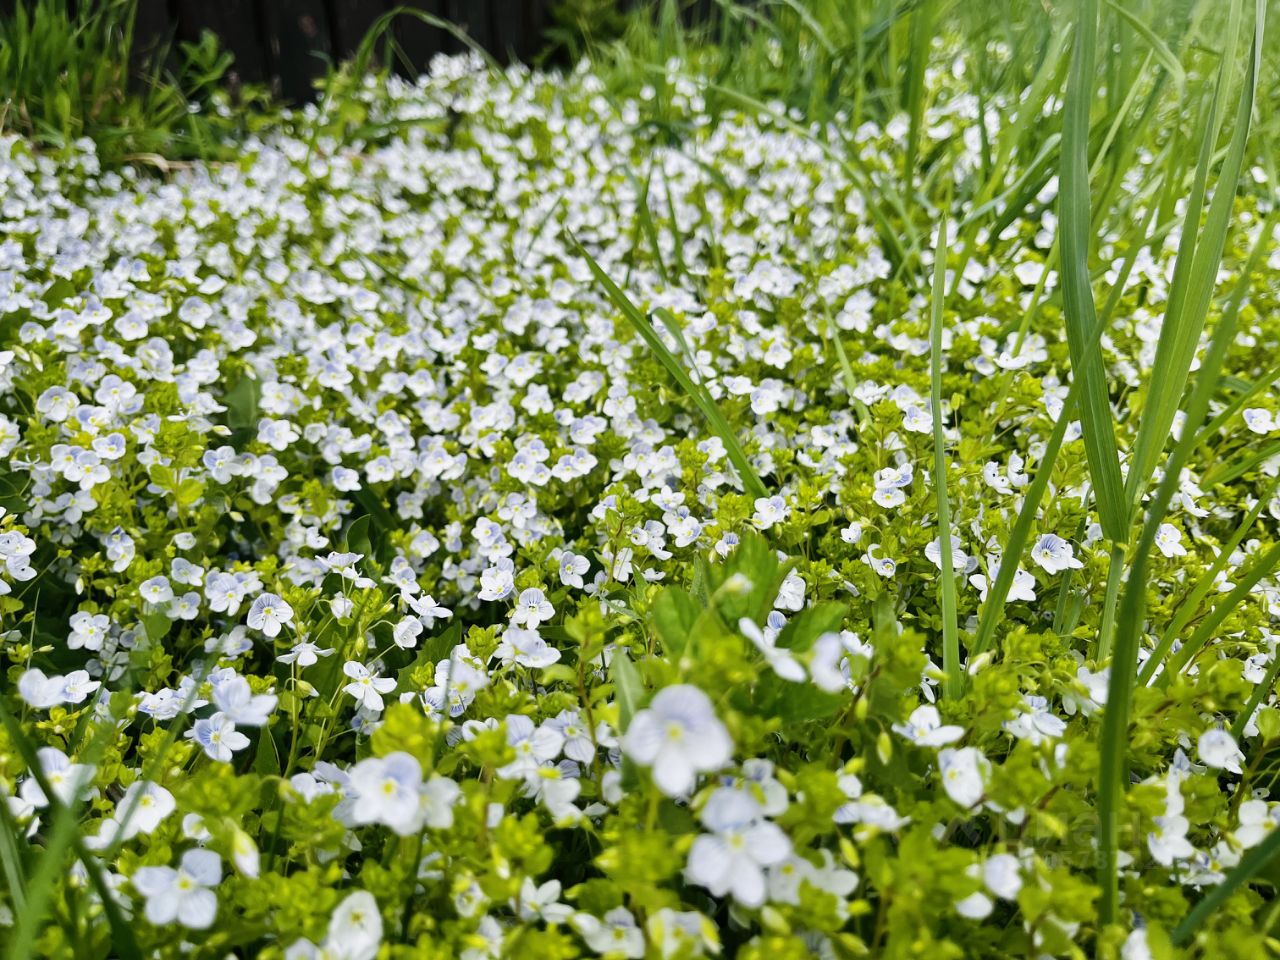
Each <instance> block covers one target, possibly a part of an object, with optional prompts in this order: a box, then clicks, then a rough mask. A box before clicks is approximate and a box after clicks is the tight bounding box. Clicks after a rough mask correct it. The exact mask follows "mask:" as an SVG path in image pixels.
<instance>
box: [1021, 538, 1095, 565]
mask: <svg viewBox="0 0 1280 960" xmlns="http://www.w3.org/2000/svg"><path fill="white" fill-rule="evenodd" d="M1031 559H1032V560H1034V561H1035V562H1036V563H1037V564H1039V565H1040V568H1041V569H1042V570H1044V571H1045V572H1046V573H1061V572H1062V571H1063V570H1079V569H1081V568H1082V567H1083V566H1084V564H1083V563H1082V562H1081V561H1079V560H1077V559H1076V558H1075V553H1074V551H1073V550H1072V548H1071V544H1070V543H1068V542H1067V541H1066V540H1063V539H1062V538H1061V537H1059V536H1057V535H1056V534H1052V533H1046V534H1044V536H1042V537H1041V538H1040V539H1039V540H1037V541H1036V543H1035V546H1033V547H1032V548H1031Z"/></svg>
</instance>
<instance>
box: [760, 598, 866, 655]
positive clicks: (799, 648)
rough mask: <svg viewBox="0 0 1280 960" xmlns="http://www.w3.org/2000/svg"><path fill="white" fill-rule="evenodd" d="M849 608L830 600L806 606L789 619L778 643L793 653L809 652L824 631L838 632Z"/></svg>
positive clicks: (779, 636) (779, 635)
mask: <svg viewBox="0 0 1280 960" xmlns="http://www.w3.org/2000/svg"><path fill="white" fill-rule="evenodd" d="M848 612H849V608H848V607H847V606H846V605H845V604H843V603H837V602H835V601H829V602H826V603H819V604H816V605H815V606H812V607H805V608H804V609H803V610H801V611H800V612H799V613H797V614H796V615H795V616H794V617H792V618H791V619H790V620H788V621H787V625H786V626H785V627H783V628H782V632H781V633H779V634H778V641H777V645H778V646H779V647H784V648H786V649H788V650H791V651H792V652H793V653H807V652H808V651H809V650H811V649H812V648H813V645H814V644H815V643H817V641H818V638H819V637H820V636H822V635H823V634H824V633H837V632H839V630H840V628H841V626H843V625H844V618H845V616H846V615H847V614H848Z"/></svg>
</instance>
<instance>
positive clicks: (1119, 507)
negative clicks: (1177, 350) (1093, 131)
mask: <svg viewBox="0 0 1280 960" xmlns="http://www.w3.org/2000/svg"><path fill="white" fill-rule="evenodd" d="M1097 36H1098V2H1097V0H1082V2H1081V4H1080V16H1079V18H1078V20H1077V26H1076V37H1075V43H1074V48H1075V49H1074V50H1073V51H1072V57H1071V72H1070V75H1069V76H1068V78H1067V93H1066V100H1065V103H1064V106H1063V129H1062V157H1061V170H1060V174H1059V177H1060V181H1061V187H1060V193H1059V199H1058V207H1059V212H1058V218H1059V227H1058V228H1059V231H1060V237H1061V244H1060V246H1061V260H1062V299H1063V312H1064V314H1065V317H1066V326H1067V345H1068V347H1069V348H1070V351H1071V364H1072V366H1073V367H1074V371H1075V377H1078V378H1079V379H1081V380H1083V381H1084V388H1083V392H1082V395H1081V397H1080V426H1081V429H1082V431H1083V433H1084V444H1085V453H1086V455H1087V456H1088V459H1089V474H1090V477H1091V478H1092V481H1093V487H1094V494H1095V497H1096V498H1097V506H1098V516H1099V519H1100V521H1101V523H1102V531H1103V534H1104V535H1105V536H1106V537H1107V539H1108V540H1111V541H1112V542H1113V543H1120V542H1124V541H1125V540H1126V539H1127V538H1128V526H1129V524H1128V511H1127V510H1126V509H1125V500H1124V484H1123V481H1122V479H1121V476H1120V454H1119V451H1118V450H1117V448H1116V437H1115V431H1114V429H1113V427H1112V414H1111V401H1110V398H1109V397H1108V394H1107V381H1106V370H1105V368H1104V366H1103V362H1102V348H1101V346H1100V345H1099V344H1098V343H1097V342H1090V338H1089V337H1088V333H1089V331H1091V330H1093V328H1094V326H1095V325H1096V323H1097V311H1096V308H1095V306H1094V301H1093V288H1092V286H1091V285H1090V281H1089V234H1090V223H1091V218H1090V214H1089V106H1090V103H1091V102H1092V98H1093V89H1094V82H1095V79H1096V78H1095V77H1094V75H1093V71H1094V47H1095V46H1096V45H1097Z"/></svg>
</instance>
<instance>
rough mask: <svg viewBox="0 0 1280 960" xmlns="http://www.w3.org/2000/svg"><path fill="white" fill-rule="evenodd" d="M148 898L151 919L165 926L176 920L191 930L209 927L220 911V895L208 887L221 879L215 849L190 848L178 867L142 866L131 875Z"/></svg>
mask: <svg viewBox="0 0 1280 960" xmlns="http://www.w3.org/2000/svg"><path fill="white" fill-rule="evenodd" d="M130 880H131V881H132V883H133V887H134V889H135V890H137V891H138V892H139V893H140V894H142V895H143V896H144V897H146V899H147V905H146V909H145V913H146V917H147V920H148V922H150V923H152V924H155V925H156V926H158V927H159V926H164V925H165V924H169V923H173V922H174V921H175V920H177V921H178V922H179V923H180V924H182V925H183V926H184V927H190V928H191V929H192V930H207V929H208V928H209V927H210V926H212V925H213V918H214V916H215V915H216V914H217V912H218V898H217V895H216V894H214V892H213V891H212V890H211V889H209V888H210V887H216V886H217V885H218V884H219V883H220V882H221V880H222V862H221V860H219V859H218V855H217V854H216V853H214V852H213V851H212V850H203V849H196V850H188V851H187V852H186V853H184V854H183V855H182V860H181V862H180V865H179V867H178V869H176V870H175V869H173V868H172V867H139V868H138V869H137V870H136V871H134V874H133V876H132V877H131V878H130Z"/></svg>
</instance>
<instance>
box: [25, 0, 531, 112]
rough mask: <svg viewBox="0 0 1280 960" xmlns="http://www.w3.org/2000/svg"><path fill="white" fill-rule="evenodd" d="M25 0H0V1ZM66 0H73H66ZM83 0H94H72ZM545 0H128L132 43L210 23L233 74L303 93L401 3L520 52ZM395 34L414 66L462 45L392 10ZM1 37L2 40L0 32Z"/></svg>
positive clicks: (185, 35)
mask: <svg viewBox="0 0 1280 960" xmlns="http://www.w3.org/2000/svg"><path fill="white" fill-rule="evenodd" d="M15 2H17V3H22V2H29V0H0V11H6V10H12V8H13V6H14V3H15ZM67 2H68V3H75V2H76V0H67ZM78 2H80V3H86V2H87V3H92V2H94V0H78ZM552 3H553V0H137V18H136V20H135V25H134V36H135V38H136V41H137V43H136V46H137V47H138V49H140V50H145V49H148V48H155V47H156V46H157V44H160V43H163V42H166V41H174V40H176V41H195V40H198V39H199V37H200V34H201V32H202V31H204V30H212V31H213V32H214V33H215V34H216V35H217V36H218V39H219V40H220V41H221V43H222V46H223V48H224V49H226V50H228V51H229V52H230V53H232V54H234V56H235V64H234V66H233V68H232V72H233V73H234V74H235V77H231V78H229V79H230V80H231V82H232V83H234V82H236V80H239V81H240V82H243V83H254V84H263V83H265V84H268V85H269V86H270V87H271V88H272V90H273V92H274V93H275V94H276V95H277V96H278V97H281V98H283V99H284V100H286V101H289V102H293V103H298V102H301V101H304V100H307V99H309V98H310V97H311V95H312V81H313V80H315V79H316V78H317V77H319V76H322V75H323V74H324V72H325V70H326V69H327V68H328V66H329V64H331V63H336V62H339V61H341V60H343V59H345V58H347V57H350V56H351V55H352V54H353V53H354V52H355V51H356V49H357V48H358V47H359V45H360V41H361V40H362V39H364V36H365V34H366V32H367V31H368V29H369V27H370V26H371V25H372V24H373V23H374V21H376V20H377V19H378V18H379V17H381V16H382V15H383V14H384V13H386V12H387V11H389V10H393V9H395V8H397V7H408V8H411V9H416V10H420V11H422V12H423V13H426V14H429V15H431V16H433V17H438V18H440V19H442V20H448V21H450V22H451V23H455V24H457V25H459V26H460V27H463V28H464V29H465V30H466V32H467V34H468V35H469V36H470V37H471V38H472V39H473V40H475V41H476V42H477V43H479V44H480V45H481V46H483V47H484V48H485V49H487V50H488V51H489V52H490V53H492V54H493V55H494V56H495V57H496V58H497V59H499V60H501V61H504V62H505V61H509V60H510V59H512V58H516V59H522V60H528V59H530V58H532V57H533V56H534V55H535V54H537V53H538V52H539V51H540V50H541V49H543V46H544V43H545V31H546V28H547V26H548V25H549V24H550V23H551V17H550V15H549V9H550V7H551V5H552ZM394 35H395V39H396V41H397V42H398V43H399V45H400V48H401V49H402V50H403V52H404V58H405V60H406V61H407V63H396V64H395V66H396V67H397V69H400V70H402V71H403V72H406V73H409V72H418V71H420V70H422V69H423V68H425V67H426V65H427V63H428V62H429V61H430V60H431V58H432V57H433V56H434V55H435V54H437V53H458V52H461V51H462V50H463V49H465V47H464V45H463V44H462V42H461V41H459V40H458V39H457V38H456V37H455V36H453V35H451V34H450V33H449V32H448V31H446V30H442V29H439V28H438V27H433V26H430V25H428V24H427V23H424V22H423V21H422V20H420V19H418V18H417V17H412V16H401V17H398V18H397V19H396V21H395V24H394ZM0 42H3V41H2V39H0Z"/></svg>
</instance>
